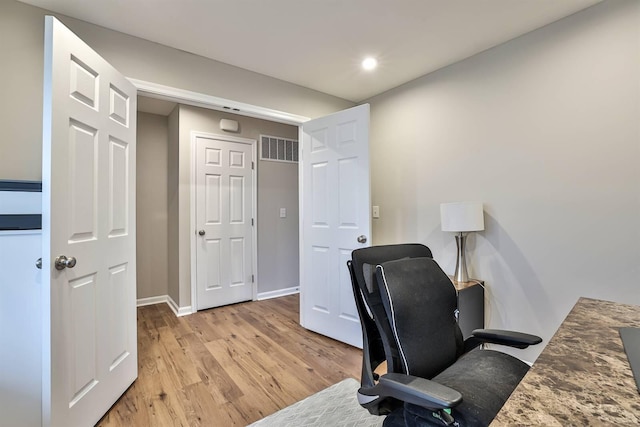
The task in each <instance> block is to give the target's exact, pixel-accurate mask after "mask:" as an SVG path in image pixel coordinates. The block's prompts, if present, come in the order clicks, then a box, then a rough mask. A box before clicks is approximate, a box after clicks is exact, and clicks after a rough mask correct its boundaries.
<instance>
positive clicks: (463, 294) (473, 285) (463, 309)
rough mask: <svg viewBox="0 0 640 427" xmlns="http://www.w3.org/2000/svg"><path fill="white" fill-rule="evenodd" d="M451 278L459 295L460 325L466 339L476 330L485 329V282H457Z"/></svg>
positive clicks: (470, 280) (476, 280)
mask: <svg viewBox="0 0 640 427" xmlns="http://www.w3.org/2000/svg"><path fill="white" fill-rule="evenodd" d="M449 278H450V279H451V282H453V286H454V287H455V288H456V293H457V294H458V325H459V326H460V330H462V337H463V338H464V339H466V338H468V337H469V336H470V335H471V332H472V331H473V330H474V329H482V328H484V281H483V280H478V279H469V281H468V282H456V281H455V280H453V277H451V276H449Z"/></svg>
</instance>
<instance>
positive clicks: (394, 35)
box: [20, 0, 601, 102]
mask: <svg viewBox="0 0 640 427" xmlns="http://www.w3.org/2000/svg"><path fill="white" fill-rule="evenodd" d="M20 1H22V2H24V3H28V4H32V5H35V6H38V7H42V8H44V9H48V10H52V11H54V12H58V13H61V14H64V15H68V16H71V17H74V18H78V19H81V20H84V21H88V22H91V23H94V24H97V25H100V26H103V27H107V28H111V29H113V30H116V31H120V32H123V33H127V34H131V35H134V36H137V37H141V38H143V39H147V40H151V41H154V42H157V43H161V44H164V45H167V46H171V47H174V48H176V49H181V50H184V51H188V52H192V53H195V54H198V55H202V56H205V57H208V58H212V59H215V60H218V61H221V62H225V63H227V64H231V65H235V66H238V67H242V68H245V69H248V70H252V71H255V72H258V73H262V74H266V75H268V76H271V77H275V78H278V79H282V80H285V81H288V82H291V83H295V84H298V85H301V86H305V87H308V88H311V89H315V90H318V91H320V92H325V93H328V94H331V95H334V96H338V97H340V98H344V99H347V100H350V101H353V102H359V101H362V100H364V99H367V98H369V97H371V96H373V95H377V94H379V93H382V92H384V91H386V90H389V89H391V88H394V87H396V86H399V85H401V84H403V83H406V82H408V81H410V80H413V79H415V78H417V77H419V76H422V75H424V74H427V73H430V72H432V71H435V70H437V69H439V68H442V67H445V66H447V65H450V64H452V63H454V62H457V61H460V60H462V59H464V58H467V57H469V56H471V55H474V54H476V53H478V52H481V51H483V50H486V49H489V48H491V47H493V46H496V45H498V44H501V43H504V42H506V41H508V40H511V39H513V38H515V37H518V36H520V35H522V34H524V33H527V32H529V31H532V30H534V29H537V28H540V27H542V26H544V25H547V24H549V23H551V22H553V21H556V20H558V19H561V18H564V17H565V16H568V15H570V14H572V13H575V12H577V11H579V10H581V9H584V8H587V7H589V6H591V5H593V4H595V3H599V2H600V1H601V0H90V1H87V0H20ZM367 55H373V56H376V57H377V58H378V61H379V64H380V65H379V67H378V69H376V70H375V71H373V72H366V71H363V70H361V68H360V62H361V61H362V59H363V58H364V57H365V56H367Z"/></svg>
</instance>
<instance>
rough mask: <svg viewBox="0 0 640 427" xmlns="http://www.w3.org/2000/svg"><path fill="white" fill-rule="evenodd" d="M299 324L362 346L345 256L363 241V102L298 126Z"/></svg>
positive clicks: (366, 198) (366, 225) (366, 197)
mask: <svg viewBox="0 0 640 427" xmlns="http://www.w3.org/2000/svg"><path fill="white" fill-rule="evenodd" d="M300 168H301V172H300V175H301V177H302V181H301V186H300V204H301V218H302V221H301V229H300V234H301V239H300V242H301V244H300V259H301V268H300V323H301V324H302V326H304V327H305V328H308V329H311V330H313V331H316V332H318V333H321V334H323V335H327V336H329V337H331V338H334V339H337V340H339V341H343V342H346V343H348V344H351V345H355V346H358V347H362V331H361V329H360V322H359V319H358V312H357V310H356V306H355V301H354V297H353V291H352V290H351V280H350V277H349V271H348V269H347V261H348V260H350V259H351V251H352V250H353V249H356V248H361V247H365V246H368V245H369V238H370V236H371V219H370V216H369V205H370V191H369V104H365V105H360V106H358V107H354V108H350V109H348V110H344V111H340V112H338V113H335V114H332V115H330V116H326V117H321V118H318V119H314V120H311V121H308V122H306V123H304V124H303V125H302V160H301V162H300Z"/></svg>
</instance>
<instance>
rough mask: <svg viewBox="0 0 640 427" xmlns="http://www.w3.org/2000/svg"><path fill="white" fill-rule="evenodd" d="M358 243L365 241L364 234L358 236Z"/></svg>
mask: <svg viewBox="0 0 640 427" xmlns="http://www.w3.org/2000/svg"><path fill="white" fill-rule="evenodd" d="M358 243H367V236H365V235H364V234H363V235H362V236H358Z"/></svg>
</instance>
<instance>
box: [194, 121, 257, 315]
mask: <svg viewBox="0 0 640 427" xmlns="http://www.w3.org/2000/svg"><path fill="white" fill-rule="evenodd" d="M198 138H207V139H215V140H218V141H227V142H237V143H240V144H247V145H250V146H251V157H252V159H251V162H252V163H253V164H254V165H256V166H257V163H258V158H257V146H258V141H257V140H256V139H250V138H240V137H238V136H229V135H219V134H215V133H209V132H200V131H196V130H192V131H191V135H190V138H189V139H190V151H191V161H190V167H191V174H190V177H189V178H190V179H189V193H190V196H189V197H190V200H189V202H190V206H189V209H190V211H191V213H190V216H189V228H190V229H191V231H192V232H191V238H190V244H191V310H192V313H195V312H196V311H198V309H197V307H198V304H197V301H196V299H197V295H198V276H197V274H196V273H197V271H196V268H197V264H198V263H197V256H196V252H197V250H198V239H197V236H196V228H197V227H196V226H197V222H196V210H197V205H196V182H197V181H196V180H197V173H196V172H197V171H196V170H197V167H196V161H197V158H196V157H197V156H196V152H197V150H196V142H197V139H198ZM256 166H254V167H252V168H251V183H252V190H251V192H252V194H251V205H252V206H251V218H252V219H253V221H254V224H253V227H251V236H252V242H251V258H252V260H251V269H252V270H253V277H254V281H253V283H252V284H251V290H252V292H251V299H253V300H254V301H255V300H256V298H257V294H258V191H257V190H258V189H257V186H256V184H257V176H258V173H257V172H258V170H257V168H256Z"/></svg>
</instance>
